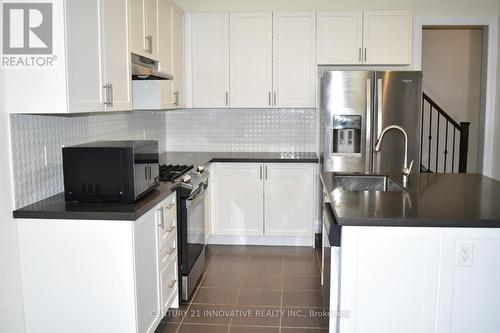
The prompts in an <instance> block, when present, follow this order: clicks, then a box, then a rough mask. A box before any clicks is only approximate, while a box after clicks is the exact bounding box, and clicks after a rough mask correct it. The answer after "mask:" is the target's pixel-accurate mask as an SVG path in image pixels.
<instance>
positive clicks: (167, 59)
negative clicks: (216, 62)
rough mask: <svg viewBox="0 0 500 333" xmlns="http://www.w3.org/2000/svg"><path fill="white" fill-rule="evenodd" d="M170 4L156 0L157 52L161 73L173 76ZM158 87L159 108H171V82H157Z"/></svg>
mask: <svg viewBox="0 0 500 333" xmlns="http://www.w3.org/2000/svg"><path fill="white" fill-rule="evenodd" d="M171 11H172V4H171V2H170V1H168V0H158V50H159V53H160V54H159V57H160V58H159V59H160V61H159V64H158V65H159V68H160V70H161V71H162V72H165V73H170V74H173V68H172V66H173V64H172V48H173V46H172V43H173V41H172V15H171ZM158 84H159V86H160V107H161V108H162V109H167V108H171V107H172V106H173V99H172V89H173V82H172V81H171V80H160V81H158Z"/></svg>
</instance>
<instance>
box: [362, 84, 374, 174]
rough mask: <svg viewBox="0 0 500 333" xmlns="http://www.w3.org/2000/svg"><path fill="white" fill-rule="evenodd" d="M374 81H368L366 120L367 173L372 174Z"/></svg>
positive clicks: (365, 152) (365, 148)
mask: <svg viewBox="0 0 500 333" xmlns="http://www.w3.org/2000/svg"><path fill="white" fill-rule="evenodd" d="M372 90H373V89H372V80H371V79H366V115H365V117H366V120H365V145H364V146H365V147H364V150H365V151H364V155H365V171H367V172H372V171H373V170H372V152H373V147H372V131H373V126H372V103H373V100H372Z"/></svg>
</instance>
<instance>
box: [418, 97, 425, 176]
mask: <svg viewBox="0 0 500 333" xmlns="http://www.w3.org/2000/svg"><path fill="white" fill-rule="evenodd" d="M424 111H425V97H424V95H422V122H421V123H420V126H421V128H420V164H421V165H423V164H422V161H423V160H424V157H423V155H424V150H423V149H422V148H423V147H424ZM419 168H420V166H419ZM420 169H421V168H420Z"/></svg>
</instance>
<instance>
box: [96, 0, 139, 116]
mask: <svg viewBox="0 0 500 333" xmlns="http://www.w3.org/2000/svg"><path fill="white" fill-rule="evenodd" d="M127 6H128V2H127V1H126V0H104V1H102V10H103V15H102V17H103V20H102V21H103V23H102V25H103V30H104V59H103V62H104V86H106V85H107V87H106V88H104V92H105V93H107V97H108V100H107V103H105V109H106V110H107V111H127V110H131V109H132V81H131V73H130V50H129V44H128V28H129V27H128V20H127V13H128V7H127ZM105 97H106V96H105Z"/></svg>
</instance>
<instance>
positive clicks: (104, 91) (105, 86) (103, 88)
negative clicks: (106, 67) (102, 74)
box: [102, 84, 108, 106]
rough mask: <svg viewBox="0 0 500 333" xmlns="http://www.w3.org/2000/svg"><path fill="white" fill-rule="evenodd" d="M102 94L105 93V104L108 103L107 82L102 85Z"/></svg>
mask: <svg viewBox="0 0 500 333" xmlns="http://www.w3.org/2000/svg"><path fill="white" fill-rule="evenodd" d="M102 95H103V100H104V105H105V106H107V105H108V85H107V84H105V85H103V86H102Z"/></svg>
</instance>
